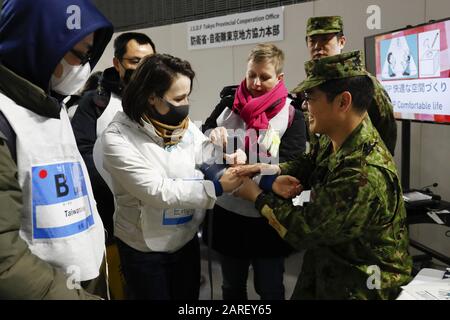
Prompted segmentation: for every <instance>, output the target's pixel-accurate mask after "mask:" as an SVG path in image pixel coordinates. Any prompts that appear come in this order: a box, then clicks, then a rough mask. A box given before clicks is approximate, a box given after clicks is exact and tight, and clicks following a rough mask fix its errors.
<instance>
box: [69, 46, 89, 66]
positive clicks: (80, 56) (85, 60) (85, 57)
mask: <svg viewBox="0 0 450 320" xmlns="http://www.w3.org/2000/svg"><path fill="white" fill-rule="evenodd" d="M70 53H72V54H73V55H74V56H75V57H77V58H78V59H79V60H80V64H81V65H82V66H84V65H85V64H86V63H88V62H89V61H91V59H92V52H91V51H88V52H86V53H84V54H83V53H81V52H79V51H77V50H75V49H71V50H70Z"/></svg>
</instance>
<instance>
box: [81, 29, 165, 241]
mask: <svg viewBox="0 0 450 320" xmlns="http://www.w3.org/2000/svg"><path fill="white" fill-rule="evenodd" d="M155 52H156V49H155V45H154V43H153V41H152V40H151V39H150V38H149V37H148V36H147V35H145V34H143V33H138V32H126V33H122V34H121V35H119V36H118V37H117V38H116V39H115V40H114V58H113V64H114V67H111V68H108V69H105V70H104V71H103V73H102V75H101V77H100V82H99V85H98V87H97V89H96V90H92V91H90V92H87V93H86V94H85V95H84V96H83V97H82V98H81V100H80V103H79V105H78V108H77V111H76V112H75V114H74V116H73V119H72V128H73V132H74V134H75V139H76V142H77V146H78V149H79V150H80V153H81V156H82V157H83V159H84V161H85V163H86V166H87V169H88V172H89V177H90V178H91V183H92V190H93V191H94V196H95V200H96V201H97V208H98V212H99V213H100V216H101V218H102V221H103V224H104V226H105V229H106V231H107V235H108V238H107V239H106V241H107V243H111V241H112V240H113V220H112V217H113V214H114V199H113V195H112V193H111V191H110V190H109V188H108V186H107V184H106V183H105V181H104V180H103V179H102V177H101V176H100V174H99V172H98V171H97V169H96V168H95V165H94V160H93V149H94V144H95V140H96V139H97V137H99V136H100V135H101V133H102V132H103V130H105V129H106V127H107V126H108V124H109V123H110V122H111V120H112V119H113V118H114V115H115V114H116V112H117V111H122V90H123V88H124V86H125V85H127V84H128V82H129V81H130V78H131V74H132V73H133V71H134V70H135V69H136V67H137V65H138V64H139V62H140V60H141V59H142V58H143V57H145V56H147V55H151V54H154V53H155Z"/></svg>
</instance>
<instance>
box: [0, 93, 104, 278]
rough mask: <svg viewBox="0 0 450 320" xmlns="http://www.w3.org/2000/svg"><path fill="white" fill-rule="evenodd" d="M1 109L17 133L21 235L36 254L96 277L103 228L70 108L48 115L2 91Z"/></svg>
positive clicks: (80, 275) (83, 275)
mask: <svg viewBox="0 0 450 320" xmlns="http://www.w3.org/2000/svg"><path fill="white" fill-rule="evenodd" d="M0 111H1V112H2V113H3V114H4V115H5V117H6V119H7V120H8V122H9V123H10V125H11V126H12V128H13V129H14V132H15V133H16V151H17V168H18V181H19V184H20V187H21V188H22V197H23V198H22V199H23V207H22V215H21V226H20V236H21V237H22V238H23V239H24V240H25V241H26V242H27V244H28V246H29V248H30V250H31V252H32V253H33V254H35V255H36V256H38V257H40V258H41V259H42V260H45V261H47V262H48V263H50V264H51V265H53V266H55V267H57V268H59V269H61V270H62V271H63V272H65V273H68V274H71V275H72V276H73V277H74V280H76V281H85V280H90V279H93V278H96V277H97V276H98V275H99V269H100V265H101V263H102V257H103V252H104V247H105V244H104V243H105V235H104V229H103V224H102V221H101V219H100V216H99V215H98V212H97V208H96V203H95V200H94V197H93V193H92V188H91V183H90V180H89V175H88V172H87V169H86V165H85V164H84V161H83V159H82V157H81V155H80V153H79V152H78V148H77V145H76V142H75V137H74V135H73V132H72V127H71V125H70V121H69V118H68V115H67V112H66V110H65V109H64V108H61V112H60V119H53V118H47V117H43V116H40V115H38V114H36V113H34V112H32V111H30V110H28V109H25V108H23V107H21V106H18V105H17V104H16V103H14V102H13V101H12V100H11V99H9V98H8V97H6V96H4V95H0Z"/></svg>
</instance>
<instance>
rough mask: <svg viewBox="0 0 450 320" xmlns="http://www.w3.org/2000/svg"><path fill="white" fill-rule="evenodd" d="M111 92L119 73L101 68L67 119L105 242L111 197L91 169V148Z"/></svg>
mask: <svg viewBox="0 0 450 320" xmlns="http://www.w3.org/2000/svg"><path fill="white" fill-rule="evenodd" d="M111 93H114V94H116V95H118V96H120V95H121V93H122V85H121V81H120V76H119V73H118V72H117V71H116V70H115V69H114V68H113V67H111V68H108V69H106V70H104V71H103V74H102V78H101V84H100V87H99V88H97V89H96V90H92V91H88V92H86V93H85V94H84V95H83V97H82V98H81V100H80V102H79V104H78V108H77V111H76V112H75V114H74V116H73V118H72V122H71V123H72V128H73V133H74V135H75V140H76V142H77V146H78V150H79V151H80V153H81V156H82V157H83V159H84V162H85V163H86V167H87V169H88V172H89V178H90V179H91V184H92V190H93V192H94V197H95V201H96V202H97V209H98V213H99V214H100V217H101V218H102V221H103V225H104V227H105V229H106V231H107V233H108V235H107V242H109V241H110V240H112V238H113V214H114V197H113V194H112V193H111V191H110V190H109V187H108V185H107V184H106V183H105V181H104V180H103V178H102V177H101V175H100V174H99V173H98V171H97V169H96V168H95V165H94V159H93V155H92V151H93V149H94V144H95V140H96V139H97V119H98V118H99V117H100V116H101V115H102V113H103V111H104V110H105V109H106V107H107V106H108V102H109V99H110V96H111Z"/></svg>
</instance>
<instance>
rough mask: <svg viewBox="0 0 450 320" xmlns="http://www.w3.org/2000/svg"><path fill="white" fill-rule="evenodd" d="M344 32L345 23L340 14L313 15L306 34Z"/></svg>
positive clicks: (309, 20)
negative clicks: (327, 15) (328, 15)
mask: <svg viewBox="0 0 450 320" xmlns="http://www.w3.org/2000/svg"><path fill="white" fill-rule="evenodd" d="M337 32H344V23H343V22H342V17H340V16H330V17H311V18H309V19H308V24H307V26H306V36H307V37H309V36H313V35H315V34H327V33H337Z"/></svg>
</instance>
